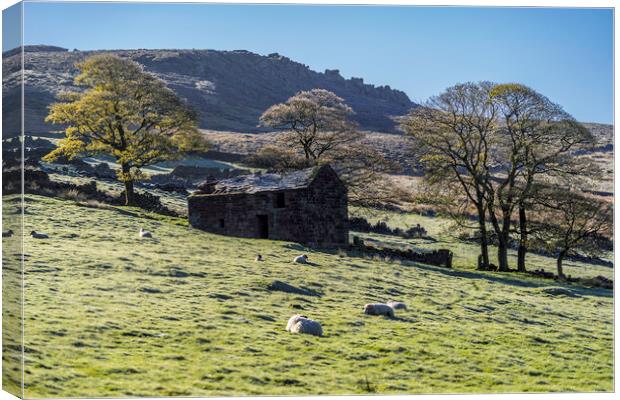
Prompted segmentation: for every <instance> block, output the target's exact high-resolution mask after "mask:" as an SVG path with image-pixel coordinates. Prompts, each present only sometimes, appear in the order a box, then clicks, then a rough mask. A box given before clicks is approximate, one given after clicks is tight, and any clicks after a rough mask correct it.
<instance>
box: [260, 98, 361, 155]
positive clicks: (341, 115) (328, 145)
mask: <svg viewBox="0 0 620 400" xmlns="http://www.w3.org/2000/svg"><path fill="white" fill-rule="evenodd" d="M353 114H354V113H353V110H352V109H351V107H349V106H348V105H346V104H345V102H344V100H343V99H342V98H340V97H338V96H336V95H335V94H334V93H332V92H330V91H328V90H324V89H312V90H310V91H306V92H299V93H297V94H296V95H295V96H293V97H291V98H289V99H288V100H287V101H286V102H285V103H281V104H275V105H273V106H271V107H269V108H268V109H267V111H265V112H264V113H263V114H262V115H261V116H260V123H261V125H263V126H269V127H272V128H275V129H280V130H284V131H285V132H286V133H287V135H285V136H284V138H283V140H284V142H285V143H286V144H288V145H290V146H291V147H301V149H302V151H303V153H304V156H305V157H306V159H313V160H316V159H318V158H320V157H321V156H322V155H323V154H325V153H328V152H329V151H331V150H333V149H335V148H337V147H339V146H343V145H346V144H348V143H351V142H355V141H357V140H359V139H360V138H361V136H362V135H361V133H360V132H358V131H357V125H356V124H355V123H354V122H352V121H351V120H350V119H349V118H350V117H351V116H352V115H353Z"/></svg>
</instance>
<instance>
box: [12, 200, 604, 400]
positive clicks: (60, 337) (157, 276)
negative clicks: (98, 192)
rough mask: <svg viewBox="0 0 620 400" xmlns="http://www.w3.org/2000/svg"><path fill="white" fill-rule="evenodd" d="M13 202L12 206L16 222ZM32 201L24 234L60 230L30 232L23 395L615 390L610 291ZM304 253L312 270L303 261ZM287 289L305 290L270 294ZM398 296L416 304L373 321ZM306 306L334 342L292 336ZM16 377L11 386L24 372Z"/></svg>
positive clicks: (110, 209) (58, 202)
mask: <svg viewBox="0 0 620 400" xmlns="http://www.w3.org/2000/svg"><path fill="white" fill-rule="evenodd" d="M16 201H18V197H16V196H13V197H5V198H4V202H3V204H4V217H5V218H6V220H5V221H10V218H11V216H12V215H13V214H14V213H15V204H16V203H15V202H16ZM26 204H27V213H26V217H27V218H26V221H25V228H24V229H25V231H27V232H29V231H30V230H32V229H36V230H37V231H41V232H45V233H47V234H49V235H50V239H48V240H36V239H33V238H31V237H29V236H27V237H26V238H25V252H26V263H25V275H24V276H25V301H26V303H25V307H24V312H25V315H24V317H25V321H26V324H25V330H26V332H27V335H26V336H25V340H26V342H25V347H24V351H25V353H26V355H27V357H26V365H25V374H26V375H25V376H26V377H28V380H27V382H28V384H27V385H26V388H25V389H26V393H25V395H26V396H27V397H31V398H32V397H58V396H60V397H76V396H77V397H93V396H98V397H102V396H113V397H125V396H153V395H158V396H217V395H252V394H254V395H259V394H260V395H264V394H270V395H278V394H287V395H293V394H326V393H330V394H352V393H372V392H376V393H391V394H398V393H399V394H403V393H440V392H441V393H480V392H520V391H530V392H548V391H585V392H589V391H611V390H613V298H612V297H611V295H612V294H611V292H610V291H606V290H595V289H586V288H580V287H575V286H567V287H565V288H563V289H564V291H562V290H558V289H557V288H556V286H557V285H558V284H557V283H555V282H553V281H548V280H547V281H543V280H537V279H534V278H525V277H521V276H519V275H511V276H506V275H502V274H497V273H480V272H474V271H471V270H463V269H456V270H446V269H443V268H439V267H431V266H427V265H422V264H417V263H405V262H403V263H395V262H386V260H381V259H377V258H375V259H369V258H365V257H360V256H357V255H355V254H347V253H346V252H343V251H341V252H338V253H335V252H320V251H314V250H311V249H307V248H303V247H301V246H299V245H297V244H293V243H287V242H275V241H268V240H250V239H237V238H230V237H223V236H218V235H213V234H208V233H204V232H201V231H197V230H195V229H191V228H189V227H187V226H185V225H184V223H185V222H184V221H183V220H179V219H175V218H166V217H157V216H155V215H149V214H145V213H143V212H140V211H139V210H137V209H130V208H129V209H128V208H115V207H110V206H108V207H107V208H106V209H96V208H88V207H83V206H78V205H77V204H76V203H74V202H72V201H66V200H58V199H52V198H46V197H40V196H34V195H27V196H26ZM59 210H60V212H59ZM154 218H155V219H154ZM427 222H428V221H427ZM424 224H425V226H427V225H426V222H424ZM140 227H144V228H145V229H148V230H151V231H153V232H154V234H155V238H154V239H152V240H140V239H138V237H137V231H138V229H139V228H140ZM6 228H8V226H5V229H6ZM429 229H430V228H429ZM431 233H432V234H433V235H435V234H436V232H435V231H434V230H432V231H431ZM18 239H19V238H18V237H12V238H3V242H4V244H5V245H7V244H8V242H7V241H11V240H18ZM455 251H457V252H461V249H455ZM302 252H304V253H306V254H309V256H310V261H311V262H312V263H313V265H294V264H292V263H291V260H292V258H293V257H294V256H296V255H298V254H300V253H302ZM257 253H261V254H262V255H263V256H264V258H265V261H264V262H262V263H257V262H255V261H254V256H255V255H256V254H257ZM4 256H5V257H7V259H6V260H5V262H7V261H8V259H9V258H11V259H12V257H14V256H13V255H12V254H10V253H6V254H4ZM76 260H79V262H76ZM276 279H277V280H281V281H284V282H287V283H289V284H291V285H294V286H296V287H300V288H305V289H307V290H306V294H305V295H302V294H289V293H284V292H278V291H273V290H269V283H271V282H273V281H274V280H276ZM390 298H395V299H399V300H402V301H405V302H406V303H407V304H408V307H409V309H408V310H407V311H399V312H398V313H397V318H395V319H393V320H392V319H387V318H383V317H371V316H366V315H364V314H363V313H362V307H363V305H364V303H367V302H373V301H385V300H387V299H390ZM300 312H301V313H303V314H306V315H308V316H310V317H311V318H314V319H316V320H318V321H320V322H321V323H322V324H323V327H324V331H325V336H324V337H323V338H315V337H310V336H305V335H291V334H289V333H287V332H285V330H284V327H285V325H286V321H287V319H288V318H289V317H290V316H291V315H292V314H295V313H300ZM12 361H14V360H12V359H10V358H8V359H7V360H5V362H7V363H10V362H12ZM7 373H8V374H9V375H8V380H7V382H6V384H7V385H8V386H10V385H11V378H13V379H15V377H12V376H11V374H12V373H16V374H17V373H19V372H18V370H15V371H11V370H8V369H7Z"/></svg>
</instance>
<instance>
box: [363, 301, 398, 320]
mask: <svg viewBox="0 0 620 400" xmlns="http://www.w3.org/2000/svg"><path fill="white" fill-rule="evenodd" d="M364 314H368V315H386V316H388V317H390V318H394V309H393V308H392V307H390V306H389V305H387V304H383V303H374V304H366V305H365V306H364Z"/></svg>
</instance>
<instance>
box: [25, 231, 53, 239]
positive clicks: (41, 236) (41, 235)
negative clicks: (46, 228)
mask: <svg viewBox="0 0 620 400" xmlns="http://www.w3.org/2000/svg"><path fill="white" fill-rule="evenodd" d="M30 236H32V237H33V238H35V239H48V238H49V236H47V235H46V234H45V233H37V232H35V231H32V232H30Z"/></svg>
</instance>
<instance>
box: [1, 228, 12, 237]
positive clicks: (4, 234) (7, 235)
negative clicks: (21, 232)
mask: <svg viewBox="0 0 620 400" xmlns="http://www.w3.org/2000/svg"><path fill="white" fill-rule="evenodd" d="M11 236H13V230H12V229H9V230H8V231H2V237H11Z"/></svg>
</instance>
